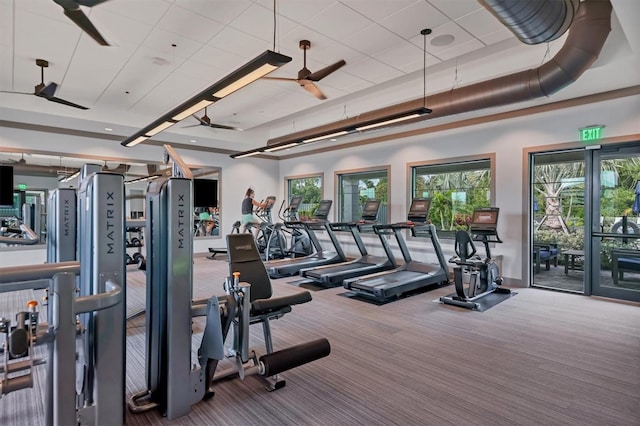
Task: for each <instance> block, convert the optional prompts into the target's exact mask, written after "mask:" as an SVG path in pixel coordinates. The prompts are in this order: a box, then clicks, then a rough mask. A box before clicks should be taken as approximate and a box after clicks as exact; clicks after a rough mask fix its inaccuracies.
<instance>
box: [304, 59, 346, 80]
mask: <svg viewBox="0 0 640 426" xmlns="http://www.w3.org/2000/svg"><path fill="white" fill-rule="evenodd" d="M346 64H347V63H346V62H345V61H344V60H343V59H341V60H339V61H338V62H336V63H335V64H333V65H329V66H328V67H324V68H322V69H321V70H318V71H316V72H312V73H311V74H309V75H308V76H307V80H311V81H320V80H322V79H323V78H325V77H326V76H328V75H329V74H331V73H332V72H334V71H337V70H338V69H339V68H342V67H343V66H345V65H346Z"/></svg>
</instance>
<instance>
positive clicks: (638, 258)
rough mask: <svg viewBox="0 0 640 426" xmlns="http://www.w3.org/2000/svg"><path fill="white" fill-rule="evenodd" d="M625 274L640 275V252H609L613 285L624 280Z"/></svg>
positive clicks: (618, 250)
mask: <svg viewBox="0 0 640 426" xmlns="http://www.w3.org/2000/svg"><path fill="white" fill-rule="evenodd" d="M625 272H635V273H640V250H631V249H613V250H611V276H612V278H613V284H614V285H618V281H619V280H623V279H624V273H625Z"/></svg>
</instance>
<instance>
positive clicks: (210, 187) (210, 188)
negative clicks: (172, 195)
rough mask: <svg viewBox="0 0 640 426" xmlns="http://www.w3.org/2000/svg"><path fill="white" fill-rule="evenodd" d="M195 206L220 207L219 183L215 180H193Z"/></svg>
mask: <svg viewBox="0 0 640 426" xmlns="http://www.w3.org/2000/svg"><path fill="white" fill-rule="evenodd" d="M193 206H194V207H218V181H217V180H214V179H194V180H193Z"/></svg>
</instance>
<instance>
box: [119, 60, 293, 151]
mask: <svg viewBox="0 0 640 426" xmlns="http://www.w3.org/2000/svg"><path fill="white" fill-rule="evenodd" d="M288 62H291V58H290V57H289V56H286V55H282V54H280V53H277V52H274V51H271V50H267V51H266V52H264V53H262V54H261V55H259V56H258V57H256V58H255V59H253V60H252V61H250V62H248V63H247V64H245V65H243V66H242V67H240V68H238V69H237V70H235V71H234V72H232V73H231V74H229V75H227V76H226V77H224V78H223V79H222V80H220V81H218V82H217V83H214V84H212V85H211V86H209V87H207V88H206V89H204V90H203V91H202V92H200V93H198V94H197V95H195V96H193V97H192V98H190V99H188V100H186V101H184V102H183V103H182V104H180V105H179V106H177V107H175V108H174V109H172V110H171V111H169V112H168V113H166V114H164V115H163V116H162V117H160V118H158V119H157V120H155V121H154V122H153V123H151V124H149V125H148V126H146V127H144V128H142V129H141V130H139V131H138V132H136V133H135V134H133V135H131V136H129V137H128V138H127V139H125V140H124V141H122V142H121V145H123V146H127V147H131V146H134V145H137V144H139V143H141V142H144V141H145V140H147V139H149V138H150V137H151V136H154V135H156V134H158V133H160V132H162V131H163V130H165V129H168V128H169V127H171V126H173V125H174V124H176V123H177V122H179V121H181V120H184V119H185V118H187V117H189V116H190V115H192V114H195V113H196V112H198V111H200V110H201V109H204V108H205V107H208V106H209V105H211V104H213V103H214V102H217V101H219V100H220V99H222V98H224V97H225V96H228V95H230V94H231V93H233V92H235V91H236V90H239V89H241V88H243V87H245V86H247V85H248V84H250V83H253V82H254V81H256V80H258V79H260V78H261V77H264V76H265V75H267V74H269V73H270V72H272V71H274V70H276V69H278V68H280V67H281V66H283V65H284V64H286V63H288Z"/></svg>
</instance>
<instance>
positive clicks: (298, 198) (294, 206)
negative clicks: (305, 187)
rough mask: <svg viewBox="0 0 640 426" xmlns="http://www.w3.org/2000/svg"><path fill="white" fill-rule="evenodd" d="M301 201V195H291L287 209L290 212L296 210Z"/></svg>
mask: <svg viewBox="0 0 640 426" xmlns="http://www.w3.org/2000/svg"><path fill="white" fill-rule="evenodd" d="M301 203H302V197H301V196H299V195H296V196H295V197H291V201H289V207H287V210H289V211H290V212H292V213H294V212H297V211H298V207H300V204H301Z"/></svg>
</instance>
